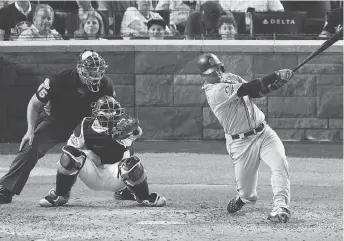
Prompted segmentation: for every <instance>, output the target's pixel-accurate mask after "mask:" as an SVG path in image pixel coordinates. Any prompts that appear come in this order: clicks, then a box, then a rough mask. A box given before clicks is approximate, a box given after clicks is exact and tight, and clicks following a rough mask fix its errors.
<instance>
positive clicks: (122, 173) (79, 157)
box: [39, 96, 166, 207]
mask: <svg viewBox="0 0 344 241" xmlns="http://www.w3.org/2000/svg"><path fill="white" fill-rule="evenodd" d="M141 135H142V129H141V128H140V127H139V126H138V120H137V119H136V118H133V117H129V116H127V115H125V114H124V108H121V106H120V104H119V102H117V101H116V100H115V98H113V97H111V96H103V97H101V98H99V99H98V100H97V102H95V103H94V106H93V116H92V117H85V118H84V119H83V120H82V122H81V124H80V125H78V126H77V127H76V128H75V130H74V132H73V134H72V135H71V137H70V138H69V140H68V142H67V145H66V146H64V147H63V148H62V152H63V153H62V155H61V158H60V161H59V164H60V166H59V167H58V170H57V175H56V188H55V189H52V190H50V191H49V193H48V195H47V196H46V197H45V198H43V199H41V200H40V202H39V204H40V205H41V206H42V207H55V206H61V205H64V204H66V203H67V202H68V200H69V198H70V191H71V188H72V186H73V184H74V183H75V181H76V179H77V176H79V178H80V180H81V181H82V182H83V183H85V184H86V186H88V187H89V188H91V189H93V190H96V191H110V192H119V191H121V190H124V189H126V188H128V189H129V190H130V192H131V193H132V194H133V195H134V197H135V200H136V201H137V202H138V203H140V204H142V205H143V206H149V207H162V206H165V205H166V199H165V198H164V197H162V196H160V195H159V194H157V193H149V188H148V183H147V177H146V174H145V169H144V167H143V165H142V163H141V160H140V158H139V157H137V156H135V155H134V156H130V151H129V148H130V146H131V144H132V142H133V141H134V140H135V139H137V138H138V137H140V136H141Z"/></svg>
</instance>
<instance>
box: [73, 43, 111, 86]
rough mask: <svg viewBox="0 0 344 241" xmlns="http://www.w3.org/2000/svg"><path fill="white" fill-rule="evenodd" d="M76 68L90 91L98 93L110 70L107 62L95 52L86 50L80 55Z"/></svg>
mask: <svg viewBox="0 0 344 241" xmlns="http://www.w3.org/2000/svg"><path fill="white" fill-rule="evenodd" d="M76 68H77V71H78V74H79V76H80V77H81V79H82V81H83V82H84V83H85V84H87V87H88V89H89V90H90V91H92V92H98V91H99V86H100V80H101V79H102V78H103V77H104V74H105V71H106V70H107V68H108V64H107V63H106V61H105V60H104V59H103V58H102V57H101V56H100V55H99V54H98V53H97V52H95V51H94V50H92V49H86V50H84V52H82V53H81V54H80V55H79V60H78V63H77V66H76Z"/></svg>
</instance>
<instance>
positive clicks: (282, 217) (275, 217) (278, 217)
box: [268, 207, 291, 223]
mask: <svg viewBox="0 0 344 241" xmlns="http://www.w3.org/2000/svg"><path fill="white" fill-rule="evenodd" d="M290 215H291V214H290V211H289V210H288V209H287V208H281V207H277V208H274V209H273V210H272V212H271V213H270V214H269V216H268V220H270V221H271V222H274V223H286V222H288V221H289V219H290Z"/></svg>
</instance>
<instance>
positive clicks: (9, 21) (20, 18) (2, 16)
mask: <svg viewBox="0 0 344 241" xmlns="http://www.w3.org/2000/svg"><path fill="white" fill-rule="evenodd" d="M35 6H36V5H35V4H31V3H30V1H28V0H21V1H15V2H14V3H12V4H9V5H7V6H5V7H3V8H2V9H0V41H2V40H14V39H16V38H17V37H18V36H19V34H20V33H21V32H22V31H23V30H25V29H27V28H29V27H30V26H31V24H32V17H33V11H34V8H35Z"/></svg>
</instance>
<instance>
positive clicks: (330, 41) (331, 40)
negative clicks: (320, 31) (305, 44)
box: [293, 28, 343, 72]
mask: <svg viewBox="0 0 344 241" xmlns="http://www.w3.org/2000/svg"><path fill="white" fill-rule="evenodd" d="M342 36H343V28H341V29H340V30H339V31H338V32H337V33H336V34H335V35H333V36H332V37H331V38H329V39H328V40H326V41H325V42H324V43H323V44H322V45H321V46H320V47H319V48H318V49H317V50H315V51H314V52H313V53H311V54H310V55H309V56H308V57H307V58H305V59H304V60H303V61H302V62H301V63H300V64H299V65H298V66H296V67H295V68H294V69H293V72H295V71H297V70H298V69H299V68H301V67H302V66H303V65H305V64H306V63H308V62H309V61H310V60H312V59H313V58H314V57H315V56H317V55H318V54H320V53H321V52H323V51H324V50H326V49H328V48H329V47H331V46H332V45H333V44H334V43H335V42H337V41H338V40H339V39H341V38H342Z"/></svg>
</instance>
